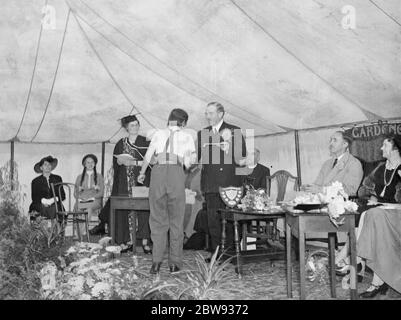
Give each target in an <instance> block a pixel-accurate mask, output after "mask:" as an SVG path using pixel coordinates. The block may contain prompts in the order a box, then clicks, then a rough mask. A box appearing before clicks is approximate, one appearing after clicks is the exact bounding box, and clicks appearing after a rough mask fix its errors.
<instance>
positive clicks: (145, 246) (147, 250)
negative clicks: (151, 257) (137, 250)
mask: <svg viewBox="0 0 401 320" xmlns="http://www.w3.org/2000/svg"><path fill="white" fill-rule="evenodd" d="M142 249H143V253H144V254H152V249H151V248H150V247H149V245H148V244H143V245H142Z"/></svg>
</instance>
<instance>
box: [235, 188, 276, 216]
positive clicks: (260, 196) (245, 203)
mask: <svg viewBox="0 0 401 320" xmlns="http://www.w3.org/2000/svg"><path fill="white" fill-rule="evenodd" d="M272 204H273V201H272V200H271V199H270V198H269V196H268V195H267V193H266V191H265V190H264V189H257V190H255V189H254V188H248V190H247V191H246V194H245V197H243V198H242V199H241V204H239V205H238V207H240V208H241V209H242V210H244V211H246V210H258V211H263V210H268V209H269V208H270V207H271V205H272Z"/></svg>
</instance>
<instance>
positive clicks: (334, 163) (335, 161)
mask: <svg viewBox="0 0 401 320" xmlns="http://www.w3.org/2000/svg"><path fill="white" fill-rule="evenodd" d="M337 161H338V159H337V158H336V159H335V160H334V162H333V166H332V167H331V168H332V169H333V168H334V167H335V166H336V164H337Z"/></svg>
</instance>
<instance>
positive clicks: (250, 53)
mask: <svg viewBox="0 0 401 320" xmlns="http://www.w3.org/2000/svg"><path fill="white" fill-rule="evenodd" d="M45 5H47V7H45ZM346 5H351V6H353V7H354V8H355V17H356V20H355V22H356V27H355V28H354V29H345V28H343V25H342V22H343V19H344V17H345V16H346V14H347V13H343V12H342V9H343V7H344V6H346ZM43 16H44V17H43ZM42 18H43V21H44V23H43V24H42V23H41V20H42ZM400 21H401V4H400V1H399V0H374V1H373V0H372V1H366V0H346V1H345V0H344V1H343V0H319V1H316V0H314V1H313V0H304V1H294V0H281V1H272V0H270V1H267V0H215V1H209V0H185V1H184V0H181V1H180V0H166V1H159V0H146V1H145V0H119V1H112V0H19V1H13V0H3V1H2V10H1V11H0V85H1V90H0V140H1V141H7V140H9V139H12V138H13V137H16V136H17V137H18V138H19V139H20V140H21V141H32V142H99V141H111V142H115V141H117V140H118V139H119V138H120V136H121V134H122V132H121V130H120V131H119V129H120V127H119V121H118V119H119V118H121V117H123V116H125V115H127V114H129V113H140V115H139V116H138V117H139V118H140V121H141V125H142V130H143V131H144V132H146V131H147V130H149V129H151V128H152V127H163V126H165V124H166V121H167V116H168V114H169V112H170V110H171V109H172V108H174V107H181V108H183V109H185V110H186V111H188V113H189V115H190V118H189V122H188V126H189V127H191V128H193V129H196V130H198V129H200V128H202V127H204V126H206V125H207V124H206V121H205V119H204V109H205V106H206V104H207V103H208V102H211V101H219V102H221V103H222V104H223V105H224V106H225V108H226V111H227V116H226V119H227V121H228V122H231V123H234V124H237V125H239V126H240V127H241V128H244V129H245V128H250V129H255V134H256V135H265V134H272V133H280V132H286V131H289V130H293V129H305V128H314V127H320V126H326V125H327V126H330V125H337V124H338V125H340V124H343V123H349V122H359V121H366V120H373V119H383V118H392V117H399V116H401V72H399V70H401V59H400V43H401V25H400V24H399V22H400Z"/></svg>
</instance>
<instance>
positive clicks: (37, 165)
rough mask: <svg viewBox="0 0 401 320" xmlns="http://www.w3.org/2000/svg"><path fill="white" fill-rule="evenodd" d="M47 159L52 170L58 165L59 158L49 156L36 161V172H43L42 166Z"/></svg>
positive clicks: (34, 168)
mask: <svg viewBox="0 0 401 320" xmlns="http://www.w3.org/2000/svg"><path fill="white" fill-rule="evenodd" d="M45 161H47V162H49V163H50V164H51V166H52V171H53V170H54V169H55V168H56V167H57V164H58V160H57V159H56V158H53V157H52V156H47V157H44V158H42V159H41V160H40V161H39V162H38V163H36V164H35V165H34V167H33V170H35V172H36V173H42V169H41V168H40V167H41V166H42V165H43V163H44V162H45Z"/></svg>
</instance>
